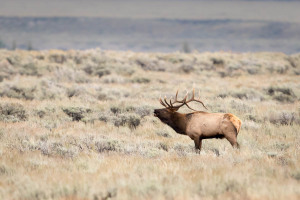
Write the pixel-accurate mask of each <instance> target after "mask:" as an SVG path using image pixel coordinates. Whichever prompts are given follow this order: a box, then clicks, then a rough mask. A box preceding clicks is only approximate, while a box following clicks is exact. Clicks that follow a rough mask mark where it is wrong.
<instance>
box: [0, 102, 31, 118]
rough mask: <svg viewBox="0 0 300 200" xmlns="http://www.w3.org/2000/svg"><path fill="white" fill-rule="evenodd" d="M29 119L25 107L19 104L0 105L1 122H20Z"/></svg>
mask: <svg viewBox="0 0 300 200" xmlns="http://www.w3.org/2000/svg"><path fill="white" fill-rule="evenodd" d="M27 118H28V116H27V114H26V111H25V109H24V107H23V106H22V105H20V104H17V103H6V104H1V105H0V121H5V122H19V121H26V120H27Z"/></svg>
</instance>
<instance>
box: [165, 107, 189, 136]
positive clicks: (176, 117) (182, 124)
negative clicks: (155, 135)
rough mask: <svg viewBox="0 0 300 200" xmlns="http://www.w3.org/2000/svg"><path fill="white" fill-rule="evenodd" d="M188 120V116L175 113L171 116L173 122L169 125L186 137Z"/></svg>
mask: <svg viewBox="0 0 300 200" xmlns="http://www.w3.org/2000/svg"><path fill="white" fill-rule="evenodd" d="M187 122H188V119H187V117H186V114H181V113H178V112H174V113H173V114H172V116H171V120H170V121H169V122H168V125H169V126H170V127H172V128H173V129H174V130H175V131H176V132H177V133H179V134H183V135H186V127H187Z"/></svg>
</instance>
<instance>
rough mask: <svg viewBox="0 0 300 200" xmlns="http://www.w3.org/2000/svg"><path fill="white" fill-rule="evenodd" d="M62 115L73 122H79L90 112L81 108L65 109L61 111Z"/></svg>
mask: <svg viewBox="0 0 300 200" xmlns="http://www.w3.org/2000/svg"><path fill="white" fill-rule="evenodd" d="M62 110H63V111H64V113H66V114H67V115H68V116H70V117H71V118H72V120H73V121H81V120H83V118H84V117H85V115H86V114H87V113H90V112H91V111H92V110H91V109H89V108H82V107H67V108H63V109H62Z"/></svg>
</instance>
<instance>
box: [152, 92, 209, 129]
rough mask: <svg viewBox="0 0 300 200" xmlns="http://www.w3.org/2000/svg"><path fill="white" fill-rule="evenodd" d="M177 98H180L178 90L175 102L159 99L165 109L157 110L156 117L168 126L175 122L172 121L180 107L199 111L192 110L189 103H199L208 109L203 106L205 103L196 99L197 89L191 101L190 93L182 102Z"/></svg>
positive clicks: (155, 111)
mask: <svg viewBox="0 0 300 200" xmlns="http://www.w3.org/2000/svg"><path fill="white" fill-rule="evenodd" d="M177 97H178V90H177V92H176V96H175V100H174V101H173V102H172V101H171V99H170V100H169V102H168V101H167V98H166V97H165V98H164V100H162V99H161V98H159V102H160V103H161V105H163V106H164V107H165V108H162V109H155V110H154V116H155V117H158V118H159V119H160V120H161V121H162V122H164V123H166V124H170V121H172V122H173V121H174V119H172V118H173V116H174V113H176V111H178V109H179V108H180V107H182V106H184V105H186V106H187V107H188V108H189V109H191V110H193V111H197V110H194V109H193V108H191V107H190V106H189V105H188V103H190V102H192V101H196V102H199V103H201V104H202V105H203V107H204V108H206V107H205V105H204V104H203V102H202V101H201V100H200V99H195V89H193V95H192V97H191V99H189V100H187V98H188V92H187V93H186V95H185V97H184V98H183V99H182V100H181V101H179V100H178V99H177ZM175 104H179V105H175ZM206 109H207V108H206Z"/></svg>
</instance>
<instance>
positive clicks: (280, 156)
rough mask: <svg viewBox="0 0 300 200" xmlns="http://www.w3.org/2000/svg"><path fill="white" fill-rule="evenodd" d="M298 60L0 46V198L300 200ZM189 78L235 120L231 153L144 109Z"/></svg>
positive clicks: (214, 107)
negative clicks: (198, 144)
mask: <svg viewBox="0 0 300 200" xmlns="http://www.w3.org/2000/svg"><path fill="white" fill-rule="evenodd" d="M299 60H300V56H299V54H295V55H285V54H281V53H247V54H237V53H236V54H234V53H227V52H219V53H197V52H194V53H191V54H183V53H171V54H161V53H133V52H113V51H102V50H97V49H95V50H87V51H56V50H52V51H41V52H35V51H30V52H27V51H19V50H17V51H5V50H1V51H0V81H1V82H0V88H1V89H0V98H1V103H0V124H1V126H0V199H109V198H112V199H113V198H115V199H199V198H201V199H224V198H226V199H298V198H299V196H300V191H299V188H300V187H299V186H300V183H299V169H298V166H299V165H300V159H299V156H300V154H299V152H300V151H299V150H300V149H299V148H300V138H299V131H298V130H299V126H300V120H299V118H300V107H299V97H300V87H299V84H300V82H299V80H300V79H299V73H298V72H299V71H300V65H299V63H300V62H299ZM174 85H175V86H174ZM192 87H195V88H196V90H198V89H200V92H201V99H202V100H203V102H205V105H206V107H207V108H208V110H209V112H229V113H233V114H235V115H237V116H239V118H240V119H241V120H242V121H243V125H242V128H241V131H240V133H239V138H238V142H239V144H240V146H241V149H240V150H239V151H236V150H234V149H232V148H231V146H230V144H229V143H228V144H227V143H226V142H224V141H223V142H222V141H220V140H213V141H211V142H210V141H209V140H207V141H205V142H204V144H203V147H202V152H201V155H198V154H196V153H195V151H194V144H193V141H192V140H190V139H189V138H187V137H184V136H181V135H178V134H176V133H175V132H174V131H173V130H172V129H170V128H169V127H167V126H166V125H164V124H162V123H161V122H160V121H159V120H158V119H157V118H155V117H154V116H153V110H154V109H155V108H161V106H160V105H159V103H158V98H159V97H160V95H161V94H166V95H167V97H168V98H171V96H172V95H174V93H175V92H176V90H177V89H180V90H181V91H182V90H186V89H188V88H192ZM180 98H182V96H181V97H180ZM191 106H192V108H195V109H199V110H201V107H199V106H198V105H197V104H192V105H191ZM182 112H188V110H187V109H186V110H185V109H183V110H182Z"/></svg>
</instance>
